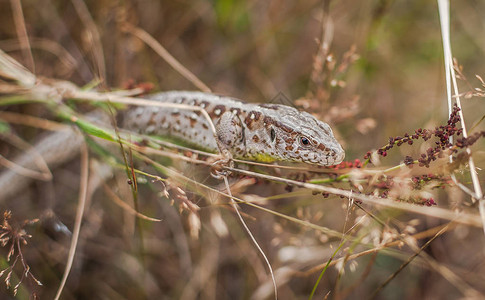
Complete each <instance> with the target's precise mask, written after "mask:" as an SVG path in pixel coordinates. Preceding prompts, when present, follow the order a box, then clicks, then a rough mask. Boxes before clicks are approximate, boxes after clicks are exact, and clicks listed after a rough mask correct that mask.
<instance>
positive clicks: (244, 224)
mask: <svg viewBox="0 0 485 300" xmlns="http://www.w3.org/2000/svg"><path fill="white" fill-rule="evenodd" d="M223 179H224V183H225V185H226V190H227V194H228V195H229V199H230V201H231V205H232V207H233V208H234V210H235V211H236V214H237V216H238V218H239V221H240V222H241V224H242V225H243V227H244V230H246V232H247V233H248V235H249V237H250V238H251V241H253V244H254V245H255V246H256V248H257V249H258V251H259V253H261V255H262V256H263V258H264V261H265V263H266V265H267V266H268V269H269V273H270V274H271V280H272V281H273V286H274V297H275V299H278V287H277V285H276V279H275V276H274V272H273V268H272V267H271V263H270V262H269V259H268V257H267V256H266V254H265V253H264V251H263V249H261V246H260V245H259V243H258V241H256V238H255V237H254V235H253V234H252V232H251V230H250V229H249V227H248V225H247V224H246V222H244V219H243V217H242V216H241V213H240V212H239V208H238V207H237V204H236V202H235V201H234V199H233V198H232V193H231V188H230V186H229V182H228V180H227V176H224V177H223Z"/></svg>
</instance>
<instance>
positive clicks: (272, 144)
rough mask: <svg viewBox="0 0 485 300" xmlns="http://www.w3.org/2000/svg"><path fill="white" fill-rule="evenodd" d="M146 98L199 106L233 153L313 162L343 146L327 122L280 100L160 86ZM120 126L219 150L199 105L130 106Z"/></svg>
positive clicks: (337, 155)
mask: <svg viewBox="0 0 485 300" xmlns="http://www.w3.org/2000/svg"><path fill="white" fill-rule="evenodd" d="M146 98H147V99H152V100H154V101H162V102H168V103H177V104H184V105H189V106H198V107H200V108H203V109H204V110H205V111H207V113H208V114H209V116H210V118H211V120H212V122H213V124H214V126H215V128H216V132H217V137H218V139H219V141H220V144H221V145H222V146H223V147H224V148H226V149H227V150H228V151H229V152H230V153H231V154H232V155H233V157H235V158H241V159H250V160H255V161H263V162H270V161H275V160H279V161H297V162H305V163H311V164H316V165H323V166H328V165H335V164H338V163H340V162H341V161H342V160H343V158H344V156H345V152H344V150H343V149H342V147H341V146H340V144H339V143H338V142H337V140H336V139H335V137H334V136H333V133H332V130H331V128H330V126H329V125H328V124H326V123H324V122H322V121H319V120H317V119H316V118H315V117H313V116H312V115H310V114H309V113H306V112H301V111H298V110H297V109H295V108H293V107H289V106H285V105H278V104H249V103H244V102H241V101H239V100H236V99H233V98H229V97H224V96H218V95H214V94H208V93H202V92H186V91H176V92H163V93H158V94H153V95H149V96H147V97H146ZM122 126H123V127H125V128H127V129H131V130H134V131H136V132H139V133H143V134H147V135H157V136H171V137H175V138H179V139H182V140H184V141H186V142H187V143H189V144H192V145H194V146H196V147H198V148H201V149H205V150H208V151H211V152H215V153H217V152H218V147H217V142H216V140H215V138H214V135H213V132H212V130H211V129H210V126H209V123H208V120H207V119H206V117H204V115H203V114H202V113H201V112H200V111H192V110H186V109H178V108H164V107H157V106H154V107H149V106H139V107H133V108H132V109H129V110H128V111H127V112H125V114H124V116H123V125H122Z"/></svg>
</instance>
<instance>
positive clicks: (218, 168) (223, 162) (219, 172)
mask: <svg viewBox="0 0 485 300" xmlns="http://www.w3.org/2000/svg"><path fill="white" fill-rule="evenodd" d="M224 167H229V168H234V161H233V160H232V157H229V158H222V159H219V160H216V161H215V162H214V163H212V165H211V172H210V173H211V176H212V177H214V178H216V179H222V178H224V177H225V176H229V175H231V172H230V171H227V170H224Z"/></svg>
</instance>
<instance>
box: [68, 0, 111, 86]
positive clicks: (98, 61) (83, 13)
mask: <svg viewBox="0 0 485 300" xmlns="http://www.w3.org/2000/svg"><path fill="white" fill-rule="evenodd" d="M71 2H72V4H73V5H74V8H75V9H76V11H77V14H78V16H79V18H80V19H81V21H82V22H83V24H84V26H85V27H86V30H87V32H88V36H89V39H90V42H91V45H90V46H91V49H92V51H93V56H94V60H95V66H96V69H97V72H98V76H99V78H100V79H101V80H102V81H104V80H106V64H105V61H104V53H103V46H102V44H101V38H100V36H99V32H98V28H97V27H96V24H95V23H94V20H93V18H92V17H91V14H90V13H89V10H88V8H87V6H86V3H84V1H82V0H71Z"/></svg>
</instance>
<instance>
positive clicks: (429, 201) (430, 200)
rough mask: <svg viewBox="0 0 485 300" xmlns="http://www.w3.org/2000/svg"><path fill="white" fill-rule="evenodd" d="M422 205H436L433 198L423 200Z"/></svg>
mask: <svg viewBox="0 0 485 300" xmlns="http://www.w3.org/2000/svg"><path fill="white" fill-rule="evenodd" d="M423 204H424V205H426V206H433V205H436V202H435V201H434V199H433V198H429V199H424V202H423Z"/></svg>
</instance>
